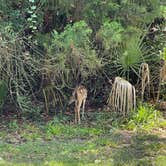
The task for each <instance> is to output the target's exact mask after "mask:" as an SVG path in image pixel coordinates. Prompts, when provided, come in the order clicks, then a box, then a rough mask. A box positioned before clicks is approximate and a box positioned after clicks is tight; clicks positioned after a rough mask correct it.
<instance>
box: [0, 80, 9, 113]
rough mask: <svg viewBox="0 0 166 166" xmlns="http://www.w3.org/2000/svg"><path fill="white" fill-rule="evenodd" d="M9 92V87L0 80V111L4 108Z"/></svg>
mask: <svg viewBox="0 0 166 166" xmlns="http://www.w3.org/2000/svg"><path fill="white" fill-rule="evenodd" d="M7 92H8V87H7V85H6V82H5V81H3V80H0V110H1V109H2V107H3V104H4V101H5V99H6V96H7Z"/></svg>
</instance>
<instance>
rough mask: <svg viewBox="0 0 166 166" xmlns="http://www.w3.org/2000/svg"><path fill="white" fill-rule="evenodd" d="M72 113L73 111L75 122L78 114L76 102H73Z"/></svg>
mask: <svg viewBox="0 0 166 166" xmlns="http://www.w3.org/2000/svg"><path fill="white" fill-rule="evenodd" d="M74 113H75V123H77V116H78V108H77V102H75V107H74Z"/></svg>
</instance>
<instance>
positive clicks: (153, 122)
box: [125, 105, 166, 131]
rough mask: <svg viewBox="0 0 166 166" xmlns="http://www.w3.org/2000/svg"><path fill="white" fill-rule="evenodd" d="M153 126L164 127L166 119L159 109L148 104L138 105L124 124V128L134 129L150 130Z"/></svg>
mask: <svg viewBox="0 0 166 166" xmlns="http://www.w3.org/2000/svg"><path fill="white" fill-rule="evenodd" d="M155 127H166V121H165V120H164V118H162V115H161V113H160V112H159V111H157V110H155V109H154V108H153V107H152V106H148V105H140V106H139V107H138V109H137V111H136V112H132V114H131V116H130V118H129V121H128V122H127V124H126V125H125V128H127V129H130V130H136V131H151V130H152V129H154V128H155Z"/></svg>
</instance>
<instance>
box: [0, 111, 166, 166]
mask: <svg viewBox="0 0 166 166" xmlns="http://www.w3.org/2000/svg"><path fill="white" fill-rule="evenodd" d="M0 120H1V123H0V166H8V165H9V166H10V165H11V166H24V165H25V166H29V165H31V166H36V165H37V166H38V165H39V166H42V165H44V166H81V165H86V166H88V165H89V166H93V165H101V166H114V165H115V166H121V165H122V166H125V165H126V166H140V165H145V166H148V165H156V166H165V163H166V130H165V128H164V127H162V128H155V129H153V130H151V131H150V132H149V131H146V132H138V131H129V130H125V129H122V128H120V127H113V126H112V125H111V124H112V119H111V117H108V116H107V114H104V113H103V114H101V113H99V114H96V113H95V115H93V114H92V115H90V116H89V117H88V121H87V122H86V121H85V122H84V123H83V124H82V125H80V126H77V125H74V124H70V125H69V124H67V123H70V122H69V121H68V120H67V121H66V122H65V123H64V120H63V121H62V122H61V121H60V120H59V119H58V118H55V119H54V120H52V121H50V122H47V123H44V124H43V123H41V122H38V123H34V122H33V123H32V122H28V121H24V120H21V121H18V120H15V119H12V120H10V121H9V120H3V119H2V117H1V118H0Z"/></svg>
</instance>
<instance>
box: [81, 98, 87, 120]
mask: <svg viewBox="0 0 166 166" xmlns="http://www.w3.org/2000/svg"><path fill="white" fill-rule="evenodd" d="M85 102H86V99H84V100H83V104H82V118H83V119H85V116H84V112H85Z"/></svg>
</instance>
